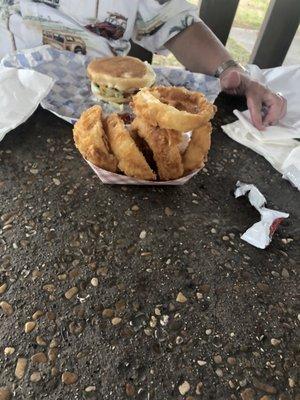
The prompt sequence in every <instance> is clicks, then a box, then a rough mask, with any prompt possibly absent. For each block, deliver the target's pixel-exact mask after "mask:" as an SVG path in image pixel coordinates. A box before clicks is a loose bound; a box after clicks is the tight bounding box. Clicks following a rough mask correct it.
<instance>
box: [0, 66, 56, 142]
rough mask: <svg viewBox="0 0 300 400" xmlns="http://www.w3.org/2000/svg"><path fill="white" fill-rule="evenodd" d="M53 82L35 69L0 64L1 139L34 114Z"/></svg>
mask: <svg viewBox="0 0 300 400" xmlns="http://www.w3.org/2000/svg"><path fill="white" fill-rule="evenodd" d="M53 83H54V80H53V79H52V78H51V77H49V76H47V75H43V74H41V73H39V72H36V71H33V70H29V69H17V68H6V67H1V66H0V141H1V140H2V139H3V138H4V136H5V135H6V133H7V132H9V131H10V130H12V129H14V128H16V127H17V126H18V125H20V124H22V123H23V122H25V121H26V120H27V119H28V118H29V117H30V116H31V115H32V114H33V112H34V111H35V110H36V108H37V107H38V105H39V103H40V102H41V100H42V99H43V98H44V97H46V96H47V95H48V93H49V92H50V90H51V88H52V86H53Z"/></svg>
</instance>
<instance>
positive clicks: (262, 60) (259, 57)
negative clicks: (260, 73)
mask: <svg viewBox="0 0 300 400" xmlns="http://www.w3.org/2000/svg"><path fill="white" fill-rule="evenodd" d="M299 21H300V0H284V1H283V0H271V3H270V6H269V9H268V11H267V14H266V17H265V20H264V22H263V24H262V27H261V29H260V32H259V35H258V38H257V41H256V43H255V46H254V49H253V52H252V55H251V57H250V62H251V63H253V64H257V65H258V66H259V67H260V68H272V67H278V66H280V65H282V63H283V61H284V59H285V56H286V54H287V52H288V49H289V47H290V45H291V43H292V41H293V38H294V36H295V34H296V31H297V29H298V26H299Z"/></svg>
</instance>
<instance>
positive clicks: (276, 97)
mask: <svg viewBox="0 0 300 400" xmlns="http://www.w3.org/2000/svg"><path fill="white" fill-rule="evenodd" d="M264 97H265V98H264V99H263V102H264V103H265V104H266V106H267V107H268V112H267V114H266V116H265V118H264V120H263V124H264V126H269V125H275V124H276V123H277V122H278V121H279V120H280V119H281V118H283V117H284V116H285V114H286V110H287V101H286V99H285V98H284V97H282V96H281V95H280V94H278V93H272V92H270V91H269V92H268V93H267V95H266V96H264Z"/></svg>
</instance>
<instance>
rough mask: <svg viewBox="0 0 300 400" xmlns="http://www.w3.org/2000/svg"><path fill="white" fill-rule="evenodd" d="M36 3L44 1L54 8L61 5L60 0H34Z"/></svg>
mask: <svg viewBox="0 0 300 400" xmlns="http://www.w3.org/2000/svg"><path fill="white" fill-rule="evenodd" d="M33 1H34V2H35V3H43V4H47V6H51V7H54V8H57V7H59V0H33Z"/></svg>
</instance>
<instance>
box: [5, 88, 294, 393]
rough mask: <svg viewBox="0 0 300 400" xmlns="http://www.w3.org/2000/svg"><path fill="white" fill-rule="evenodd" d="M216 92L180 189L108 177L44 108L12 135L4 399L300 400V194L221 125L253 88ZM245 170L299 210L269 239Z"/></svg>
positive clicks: (281, 205)
mask: <svg viewBox="0 0 300 400" xmlns="http://www.w3.org/2000/svg"><path fill="white" fill-rule="evenodd" d="M217 105H218V108H219V111H218V113H217V115H216V117H215V120H214V132H213V143H212V149H211V152H210V155H209V162H208V163H207V165H206V168H205V169H204V170H203V171H202V172H201V173H200V174H198V175H197V176H196V177H194V178H193V179H192V180H191V181H190V182H188V184H186V185H184V186H179V187H131V186H126V187H120V186H106V185H103V184H101V182H100V181H99V179H98V178H97V177H96V176H95V174H94V173H93V171H92V170H91V169H90V168H89V166H88V165H87V164H86V163H85V161H84V160H83V159H82V157H81V156H80V154H79V153H78V152H77V150H76V149H75V147H74V145H73V140H72V126H71V125H70V124H68V123H66V122H64V121H62V120H60V119H58V118H57V117H56V116H54V115H53V114H51V113H49V112H48V111H45V110H42V109H40V108H39V109H38V110H37V111H36V112H35V113H34V115H33V116H32V117H31V118H30V119H29V120H28V121H27V122H26V123H25V124H23V125H22V126H20V127H19V128H17V129H16V130H15V131H13V132H10V133H9V134H8V135H7V136H6V137H5V139H4V140H3V141H2V142H1V144H0V163H1V164H0V165H1V166H0V218H1V221H0V222H1V225H0V227H1V230H0V306H1V308H0V323H1V329H0V343H1V348H0V354H1V355H0V387H1V389H0V399H1V400H3V399H9V398H10V396H12V398H13V399H17V400H19V399H24V400H25V399H26V400H31V399H32V400H33V399H43V398H45V399H48V400H58V399H63V400H73V399H85V398H87V399H113V400H121V399H122V400H124V399H127V398H133V399H145V400H170V399H189V400H192V399H194V400H196V399H198V398H199V399H207V400H208V399H214V400H223V399H243V400H245V399H261V400H267V399H281V400H284V399H298V400H299V398H300V397H299V396H300V395H299V392H297V388H296V349H297V346H296V326H297V323H299V314H298V312H299V311H297V308H296V292H297V277H296V264H297V260H298V261H299V243H298V245H297V243H296V238H297V236H298V238H299V219H300V218H299V217H300V211H299V193H298V192H297V191H296V190H295V189H294V188H292V186H291V185H290V184H289V183H288V182H287V181H285V180H283V179H282V178H281V176H280V174H278V173H277V172H276V171H275V170H274V169H273V168H272V167H271V166H270V165H269V164H268V163H267V162H266V161H265V160H264V159H263V158H262V157H260V156H259V155H257V154H255V153H254V152H252V151H250V150H248V149H247V148H245V147H243V146H241V145H239V144H237V143H236V142H234V141H232V140H230V139H229V138H228V137H226V136H225V134H224V133H223V132H222V130H221V128H220V126H221V125H222V124H224V123H226V122H230V121H233V119H234V117H233V116H232V114H231V111H232V109H233V108H234V107H238V108H243V107H244V104H243V103H242V101H241V100H240V99H235V100H234V101H233V100H232V99H231V98H229V97H225V96H223V95H221V96H219V98H218V99H217ZM237 180H240V181H245V182H249V183H254V184H256V185H257V186H258V188H259V189H260V190H261V191H262V193H263V194H264V195H265V196H266V198H267V200H268V205H269V206H270V207H271V208H277V209H279V210H281V211H286V212H288V213H290V218H289V219H288V220H286V221H285V222H284V223H283V225H281V227H280V228H279V230H278V231H277V233H276V234H275V236H274V239H273V241H272V243H271V245H270V247H269V248H268V249H266V250H259V249H256V248H254V247H252V246H250V245H248V244H247V243H245V242H243V241H242V240H241V239H240V235H241V233H243V232H244V231H245V230H246V229H247V228H248V227H249V226H250V225H252V224H253V223H254V222H255V221H256V220H258V219H259V215H258V213H257V212H256V211H255V209H254V208H252V207H251V206H250V204H249V202H248V200H247V199H246V198H241V199H238V200H236V199H235V198H234V196H233V190H234V188H235V184H236V182H237ZM16 367H17V368H16ZM1 396H2V397H1Z"/></svg>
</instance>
